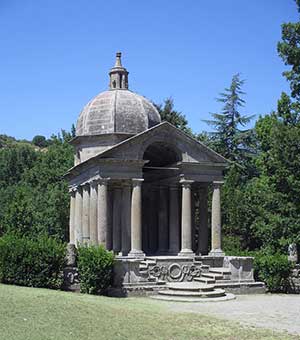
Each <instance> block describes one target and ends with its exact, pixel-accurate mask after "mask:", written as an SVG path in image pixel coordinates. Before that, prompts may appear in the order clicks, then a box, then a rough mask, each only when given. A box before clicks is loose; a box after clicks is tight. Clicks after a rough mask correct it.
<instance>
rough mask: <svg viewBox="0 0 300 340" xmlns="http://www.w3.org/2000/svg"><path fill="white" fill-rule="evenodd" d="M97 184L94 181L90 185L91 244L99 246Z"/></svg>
mask: <svg viewBox="0 0 300 340" xmlns="http://www.w3.org/2000/svg"><path fill="white" fill-rule="evenodd" d="M97 196H98V194H97V182H96V181H92V182H91V183H90V209H89V212H90V218H89V222H90V243H91V244H94V245H95V244H97V243H98V237H97V234H98V232H97Z"/></svg>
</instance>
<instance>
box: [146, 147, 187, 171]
mask: <svg viewBox="0 0 300 340" xmlns="http://www.w3.org/2000/svg"><path fill="white" fill-rule="evenodd" d="M143 159H144V160H147V161H148V162H147V163H146V166H147V167H166V166H170V165H172V164H176V163H177V162H180V161H182V155H181V152H180V150H178V149H177V148H176V147H175V146H174V145H172V144H168V143H165V142H162V141H157V142H154V143H152V144H150V145H149V146H148V147H147V148H146V150H145V151H144V155H143Z"/></svg>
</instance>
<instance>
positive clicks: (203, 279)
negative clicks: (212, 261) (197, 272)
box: [194, 274, 216, 285]
mask: <svg viewBox="0 0 300 340" xmlns="http://www.w3.org/2000/svg"><path fill="white" fill-rule="evenodd" d="M202 275H203V274H202ZM194 281H197V282H201V283H205V284H208V285H209V284H214V283H216V280H215V279H212V278H208V277H203V276H200V277H195V278H194Z"/></svg>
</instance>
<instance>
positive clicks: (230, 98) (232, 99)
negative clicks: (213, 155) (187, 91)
mask: <svg viewBox="0 0 300 340" xmlns="http://www.w3.org/2000/svg"><path fill="white" fill-rule="evenodd" d="M243 84H244V80H241V79H240V75H239V74H235V75H234V76H233V77H232V80H231V84H230V87H229V88H225V92H223V93H221V94H220V98H218V99H217V101H218V102H220V103H222V104H223V105H224V106H223V108H222V111H221V113H212V114H211V115H212V117H213V119H212V120H206V121H205V122H206V123H207V124H209V125H211V126H213V128H214V129H215V130H216V131H215V132H212V137H213V139H214V149H215V150H216V151H217V152H219V153H220V154H221V155H222V156H224V157H225V158H227V159H230V160H233V161H241V160H242V159H243V157H245V155H246V154H247V153H250V152H251V151H252V149H251V148H250V142H251V141H252V139H253V136H252V131H251V130H241V127H244V126H245V125H246V124H248V123H249V122H250V121H251V119H252V118H253V117H254V116H253V115H252V116H247V115H243V114H241V112H240V109H241V108H242V107H243V106H244V105H245V100H244V99H243V98H242V96H243V95H244V94H245V93H244V92H243V91H242V86H243Z"/></svg>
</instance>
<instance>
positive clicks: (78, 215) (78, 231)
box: [74, 186, 82, 245]
mask: <svg viewBox="0 0 300 340" xmlns="http://www.w3.org/2000/svg"><path fill="white" fill-rule="evenodd" d="M74 225H75V228H74V231H75V233H74V234H75V235H74V238H75V245H78V243H82V188H81V187H79V186H78V187H77V190H76V194H75V220H74Z"/></svg>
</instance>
